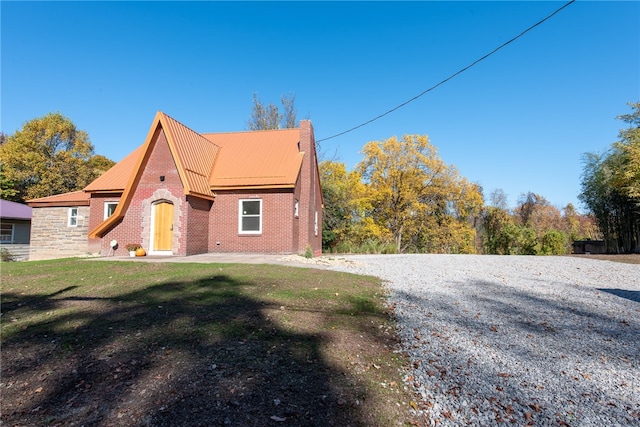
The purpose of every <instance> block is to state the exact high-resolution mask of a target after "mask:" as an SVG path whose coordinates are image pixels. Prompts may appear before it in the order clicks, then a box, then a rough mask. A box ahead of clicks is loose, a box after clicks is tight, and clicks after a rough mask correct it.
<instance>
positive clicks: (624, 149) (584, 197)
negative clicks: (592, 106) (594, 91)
mask: <svg viewBox="0 0 640 427" xmlns="http://www.w3.org/2000/svg"><path fill="white" fill-rule="evenodd" d="M629 106H630V107H631V109H632V112H631V113H629V114H623V115H620V116H618V119H620V120H621V121H623V122H624V123H626V124H627V127H626V128H624V129H622V130H620V132H619V134H618V137H619V141H617V142H615V143H613V144H612V145H611V147H610V148H609V149H608V150H607V151H606V152H604V153H602V154H598V153H586V154H585V155H584V168H583V174H582V180H581V186H582V193H581V194H580V196H579V197H580V200H581V201H582V202H583V203H584V204H585V206H586V207H587V208H588V209H589V211H590V212H592V213H593V216H594V217H595V220H596V223H597V225H598V228H599V229H600V231H601V232H602V236H603V239H604V242H605V246H606V249H607V252H610V253H625V252H640V102H636V103H630V104H629Z"/></svg>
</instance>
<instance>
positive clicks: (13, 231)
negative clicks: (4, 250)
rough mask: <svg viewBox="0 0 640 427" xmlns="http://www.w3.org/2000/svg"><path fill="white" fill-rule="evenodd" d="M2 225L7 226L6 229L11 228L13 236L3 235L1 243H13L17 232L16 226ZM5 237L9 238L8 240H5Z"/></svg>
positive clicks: (10, 224)
mask: <svg viewBox="0 0 640 427" xmlns="http://www.w3.org/2000/svg"><path fill="white" fill-rule="evenodd" d="M2 225H3V226H5V227H6V226H9V227H11V235H10V236H9V235H7V234H3V235H2V236H1V237H0V242H2V243H13V239H14V234H15V232H16V227H15V225H14V224H12V223H4V224H2ZM5 237H8V239H5Z"/></svg>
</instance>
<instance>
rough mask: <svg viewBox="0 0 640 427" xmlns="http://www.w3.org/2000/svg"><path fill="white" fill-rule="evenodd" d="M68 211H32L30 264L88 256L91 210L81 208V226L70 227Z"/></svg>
mask: <svg viewBox="0 0 640 427" xmlns="http://www.w3.org/2000/svg"><path fill="white" fill-rule="evenodd" d="M69 209H70V208H69V207H46V208H33V209H32V211H31V212H32V218H31V246H30V249H29V260H30V261H34V260H42V259H54V258H65V257H77V256H87V255H90V254H89V246H88V240H87V236H88V234H89V206H78V207H77V209H78V221H77V223H78V225H77V226H75V227H70V226H69V224H68V223H69Z"/></svg>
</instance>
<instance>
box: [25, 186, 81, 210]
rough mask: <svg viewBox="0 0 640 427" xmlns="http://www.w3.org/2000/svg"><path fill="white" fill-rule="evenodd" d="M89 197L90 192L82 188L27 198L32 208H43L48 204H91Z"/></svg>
mask: <svg viewBox="0 0 640 427" xmlns="http://www.w3.org/2000/svg"><path fill="white" fill-rule="evenodd" d="M89 197H90V195H89V193H85V192H84V191H82V190H81V191H72V192H70V193H63V194H56V195H55V196H48V197H40V198H38V199H31V200H27V204H28V205H29V206H31V207H32V208H43V207H47V206H89Z"/></svg>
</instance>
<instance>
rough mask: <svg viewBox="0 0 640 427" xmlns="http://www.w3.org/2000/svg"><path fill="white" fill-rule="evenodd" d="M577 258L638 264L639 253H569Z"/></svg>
mask: <svg viewBox="0 0 640 427" xmlns="http://www.w3.org/2000/svg"><path fill="white" fill-rule="evenodd" d="M571 256H575V257H578V258H587V259H597V260H601V261H612V262H623V263H625V264H640V254H613V255H604V254H602V255H595V254H590V255H571Z"/></svg>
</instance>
